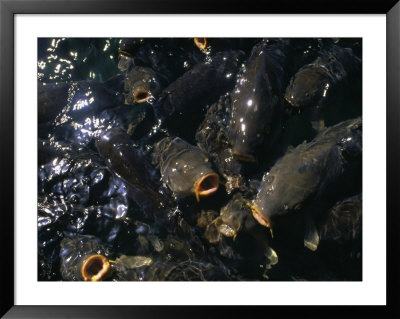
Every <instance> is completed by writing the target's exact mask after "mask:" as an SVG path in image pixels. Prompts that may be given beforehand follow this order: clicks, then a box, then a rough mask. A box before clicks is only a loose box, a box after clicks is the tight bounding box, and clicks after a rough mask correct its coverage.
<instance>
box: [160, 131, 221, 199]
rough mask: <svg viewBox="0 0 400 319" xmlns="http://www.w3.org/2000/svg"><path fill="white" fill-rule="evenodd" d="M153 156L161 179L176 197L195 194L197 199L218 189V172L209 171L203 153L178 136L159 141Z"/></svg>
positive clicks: (210, 169)
mask: <svg viewBox="0 0 400 319" xmlns="http://www.w3.org/2000/svg"><path fill="white" fill-rule="evenodd" d="M153 158H154V163H157V165H158V166H159V168H160V172H161V178H162V180H163V182H164V183H166V185H168V187H169V189H170V190H171V191H172V192H173V193H174V195H175V196H177V197H179V198H184V197H187V196H190V195H195V197H196V200H197V201H200V197H202V196H209V195H211V194H213V193H215V192H216V191H217V190H218V187H219V175H218V174H217V173H215V171H214V170H213V168H212V166H211V163H210V161H209V158H208V156H207V154H206V153H204V152H203V151H201V150H200V149H199V148H198V147H196V146H194V145H191V144H189V143H188V142H186V141H184V140H182V139H181V138H179V137H175V138H172V137H166V138H164V139H162V140H161V141H159V142H158V143H157V144H156V145H155V149H154V153H153Z"/></svg>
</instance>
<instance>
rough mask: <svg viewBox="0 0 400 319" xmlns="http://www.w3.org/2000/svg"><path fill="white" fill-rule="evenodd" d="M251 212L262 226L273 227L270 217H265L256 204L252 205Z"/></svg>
mask: <svg viewBox="0 0 400 319" xmlns="http://www.w3.org/2000/svg"><path fill="white" fill-rule="evenodd" d="M251 212H252V214H253V217H254V219H255V220H256V221H257V222H258V223H259V224H260V225H262V226H265V227H268V228H271V222H270V221H269V219H268V218H266V217H264V216H263V215H262V214H261V212H260V210H259V209H258V207H257V206H256V205H254V204H253V205H251Z"/></svg>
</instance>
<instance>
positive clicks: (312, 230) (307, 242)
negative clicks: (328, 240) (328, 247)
mask: <svg viewBox="0 0 400 319" xmlns="http://www.w3.org/2000/svg"><path fill="white" fill-rule="evenodd" d="M318 245H319V234H318V231H317V227H316V226H315V223H314V220H313V219H312V218H311V217H308V218H307V220H306V231H305V234H304V246H305V247H307V248H308V249H310V250H312V251H316V250H317V248H318Z"/></svg>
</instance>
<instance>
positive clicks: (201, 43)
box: [193, 38, 207, 50]
mask: <svg viewBox="0 0 400 319" xmlns="http://www.w3.org/2000/svg"><path fill="white" fill-rule="evenodd" d="M193 41H194V44H195V45H196V47H198V48H199V49H200V50H204V49H205V48H206V47H207V38H194V39H193Z"/></svg>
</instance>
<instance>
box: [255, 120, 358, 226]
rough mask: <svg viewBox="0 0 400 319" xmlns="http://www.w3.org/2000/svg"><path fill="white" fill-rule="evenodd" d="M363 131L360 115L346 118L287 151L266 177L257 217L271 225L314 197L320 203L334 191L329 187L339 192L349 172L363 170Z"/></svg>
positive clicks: (258, 200)
mask: <svg viewBox="0 0 400 319" xmlns="http://www.w3.org/2000/svg"><path fill="white" fill-rule="evenodd" d="M361 130H362V121H361V119H360V118H357V119H355V120H349V121H345V122H342V123H339V124H337V125H335V126H333V127H330V128H328V129H326V130H325V131H324V132H323V133H322V134H320V135H319V136H317V137H316V138H315V139H314V140H313V141H311V142H309V143H304V144H300V145H299V146H297V147H296V148H295V149H294V150H293V151H291V152H289V153H287V154H285V155H284V156H283V157H282V158H281V159H280V160H278V161H277V162H276V164H275V165H274V166H273V167H272V168H271V170H270V171H269V172H267V173H266V174H265V175H264V176H263V180H262V184H261V187H260V190H259V192H258V194H257V196H256V198H255V200H254V202H253V216H254V217H255V218H256V220H257V221H258V222H259V223H260V224H262V225H264V226H271V219H274V218H275V217H277V216H280V215H286V214H288V213H289V212H292V211H296V210H297V211H298V210H300V209H301V208H302V207H303V206H305V205H306V204H308V203H309V201H310V200H311V199H314V201H313V202H314V203H318V202H319V201H318V200H316V198H318V197H322V196H326V197H329V194H333V193H330V192H329V190H331V191H333V192H337V193H340V187H338V188H335V187H336V186H338V182H339V181H340V182H343V181H342V179H343V178H344V176H346V173H349V174H350V173H357V172H358V173H359V172H360V171H361V151H362V149H361V148H362V146H361V140H362V139H361ZM347 183H348V182H347ZM340 185H341V184H340ZM317 206H318V205H317Z"/></svg>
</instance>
